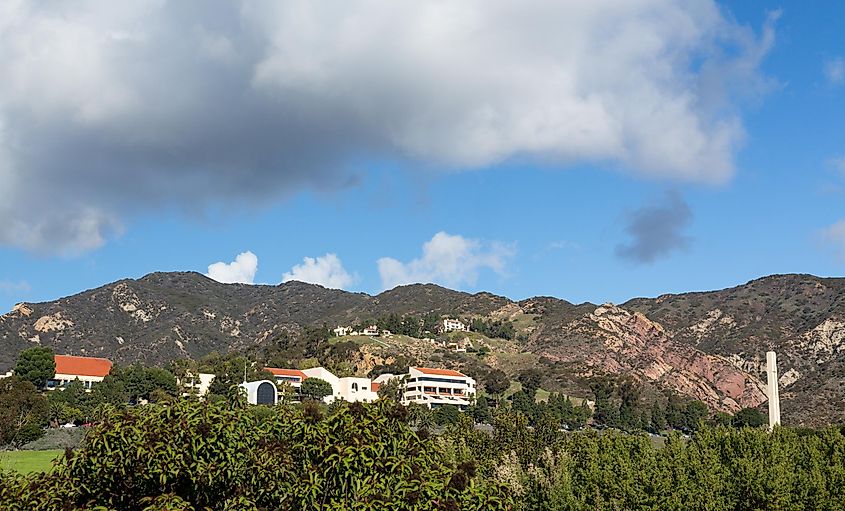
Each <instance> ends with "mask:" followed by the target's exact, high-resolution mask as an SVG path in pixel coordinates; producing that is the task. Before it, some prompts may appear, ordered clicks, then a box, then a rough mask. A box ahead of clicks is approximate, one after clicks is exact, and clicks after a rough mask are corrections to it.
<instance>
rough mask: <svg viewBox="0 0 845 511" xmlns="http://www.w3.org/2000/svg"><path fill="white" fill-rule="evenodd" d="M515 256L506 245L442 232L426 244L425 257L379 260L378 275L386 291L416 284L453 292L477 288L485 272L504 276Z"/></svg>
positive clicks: (424, 245)
mask: <svg viewBox="0 0 845 511" xmlns="http://www.w3.org/2000/svg"><path fill="white" fill-rule="evenodd" d="M513 252H514V250H513V248H512V247H510V246H508V245H504V244H502V243H490V244H484V243H482V242H481V241H479V240H475V239H469V238H464V237H463V236H460V235H452V234H448V233H445V232H442V231H441V232H438V233H437V234H435V235H434V237H432V238H431V239H430V240H429V241H427V242H425V244H423V247H422V256H421V257H419V258H417V259H413V260H411V261H409V262H407V263H402V262H400V261H397V260H396V259H393V258H390V257H382V258H381V259H379V260H378V271H379V275H380V276H381V285H382V288H384V289H392V288H394V287H396V286H400V285H403V284H414V283H436V284H441V285H444V286H448V287H453V288H459V287H461V286H464V285H469V286H474V285H475V283H476V282H477V281H478V275H479V272H480V271H481V270H483V269H489V270H493V271H494V272H496V273H499V274H503V273H504V271H505V263H506V262H507V260H508V259H510V258H511V257H512V256H513Z"/></svg>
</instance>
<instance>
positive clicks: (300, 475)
mask: <svg viewBox="0 0 845 511" xmlns="http://www.w3.org/2000/svg"><path fill="white" fill-rule="evenodd" d="M0 483H2V488H0V509H3V510H9V511H42V510H43V511H47V510H49V511H54V510H68V511H71V510H73V511H77V510H102V511H106V510H115V511H130V510H131V511H134V510H139V511H140V510H144V511H155V510H162V511H163V510H197V511H200V510H213V511H217V510H227V511H228V510H231V511H235V510H238V511H249V510H256V511H257V510H306V509H307V510H312V509H318V510H320V509H322V510H329V509H331V510H352V509H356V510H369V509H414V510H427V509H432V510H433V509H444V510H458V509H472V510H482V509H484V510H495V509H507V508H508V507H509V503H508V498H507V497H506V495H505V494H504V490H503V488H502V487H500V486H497V485H495V484H485V483H482V482H479V480H478V479H477V477H476V476H475V470H474V467H473V465H472V464H471V463H463V464H461V465H454V464H450V463H448V462H447V459H446V457H445V456H444V453H443V452H442V450H441V448H440V447H439V446H438V445H437V444H435V443H434V442H433V441H432V440H430V439H428V438H427V437H426V435H424V434H421V435H418V434H417V433H415V432H413V431H412V430H411V429H410V428H409V427H408V426H407V423H406V421H405V409H404V408H402V407H399V406H397V405H394V404H391V403H380V404H378V405H363V406H362V405H356V404H353V405H348V406H347V405H342V406H339V407H336V408H335V409H333V411H332V412H331V413H330V414H329V415H327V416H323V412H321V411H320V409H319V408H318V407H317V406H316V405H315V406H306V407H304V408H297V409H289V408H282V407H279V408H274V409H268V408H249V409H244V408H240V407H228V406H227V405H226V404H209V403H205V404H203V403H196V402H191V401H182V402H179V403H178V404H175V405H173V406H171V407H160V406H148V407H139V408H136V409H133V410H129V411H124V412H119V413H118V412H115V413H114V414H112V415H110V416H107V418H106V419H105V420H104V421H103V423H102V424H101V425H99V426H98V427H96V428H95V429H94V430H93V431H91V433H90V434H89V435H88V437H87V439H86V442H85V445H84V447H83V448H82V449H80V450H77V451H68V452H67V453H66V454H65V456H64V457H63V458H62V459H61V460H60V461H59V462H58V465H57V467H56V469H55V470H54V471H53V472H52V473H50V474H39V475H35V476H29V477H27V478H22V477H12V476H9V475H6V476H5V479H4V480H3V481H0ZM98 506H99V507H98Z"/></svg>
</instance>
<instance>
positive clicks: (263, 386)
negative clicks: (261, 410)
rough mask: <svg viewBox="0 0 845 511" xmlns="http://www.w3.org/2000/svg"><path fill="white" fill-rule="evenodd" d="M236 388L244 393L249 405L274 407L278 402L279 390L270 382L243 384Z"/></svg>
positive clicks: (261, 381) (260, 381)
mask: <svg viewBox="0 0 845 511" xmlns="http://www.w3.org/2000/svg"><path fill="white" fill-rule="evenodd" d="M238 387H240V388H242V389H244V391H245V392H246V400H247V402H249V404H251V405H275V404H276V403H278V402H279V389H277V388H276V384H275V383H273V382H272V381H270V380H258V381H251V382H243V383H241V384H240V385H238Z"/></svg>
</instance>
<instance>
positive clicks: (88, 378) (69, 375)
mask: <svg viewBox="0 0 845 511" xmlns="http://www.w3.org/2000/svg"><path fill="white" fill-rule="evenodd" d="M54 357H55V361H56V374H55V376H53V378H51V379H49V380H47V389H48V390H55V389H63V388H65V386H67V384H68V383H70V382H72V381H73V380H79V381H81V382H82V384H83V385H84V386H85V390H91V388H92V387H93V386H94V384H95V383H99V382H101V381H103V379H104V378H105V377H106V376H107V375H108V374H109V371H111V368H112V363H111V361H110V360H108V359H105V358H94V357H76V356H71V355H55V356H54Z"/></svg>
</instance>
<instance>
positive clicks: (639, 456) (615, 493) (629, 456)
mask: <svg viewBox="0 0 845 511" xmlns="http://www.w3.org/2000/svg"><path fill="white" fill-rule="evenodd" d="M495 422H496V428H495V431H494V433H493V439H492V442H491V441H490V437H489V436H488V435H486V434H483V433H478V432H475V431H474V430H473V429H472V428H471V427H467V425H466V424H464V425H462V427H459V428H456V429H454V430H452V431H450V432H448V433H447V435H446V436H445V438H444V439H443V440H442V441H444V442H448V443H449V444H450V445H451V446H452V449H451V452H453V453H454V455H455V458H454V461H455V462H456V463H460V462H461V460H467V459H471V460H474V462H475V463H476V464H477V466H478V469H479V472H480V473H481V474H482V476H483V477H486V478H488V479H490V480H495V481H498V482H499V483H502V484H506V485H507V486H508V487H509V489H510V491H511V494H512V496H513V498H514V500H515V506H514V509H516V510H532V511H534V510H549V511H551V510H584V511H586V510H655V511H657V510H660V511H671V510H677V511H687V510H702V511H733V510H749V511H750V510H845V436H843V434H842V431H840V430H839V429H837V428H827V429H824V430H820V431H797V430H792V429H789V428H778V429H776V430H775V432H774V433H768V432H767V431H765V430H761V429H752V428H744V429H734V428H706V427H705V428H702V429H700V430H699V431H698V433H696V434H695V435H694V436H693V437H692V438H691V439H689V440H684V439H683V438H681V437H680V436H677V435H675V436H672V437H670V438H669V439H667V440H666V443H665V445H664V446H662V447H657V446H655V444H654V443H653V439H652V438H650V437H648V436H646V435H625V434H622V433H619V432H612V431H608V432H603V433H600V434H599V433H596V432H585V433H564V432H559V431H557V430H556V429H555V428H553V427H548V426H545V427H542V425H541V427H536V428H533V429H532V428H529V427H528V426H527V422H526V420H525V418H524V417H523V416H521V415H520V414H501V415H500V416H499V417H497V418H496V421H495Z"/></svg>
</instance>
